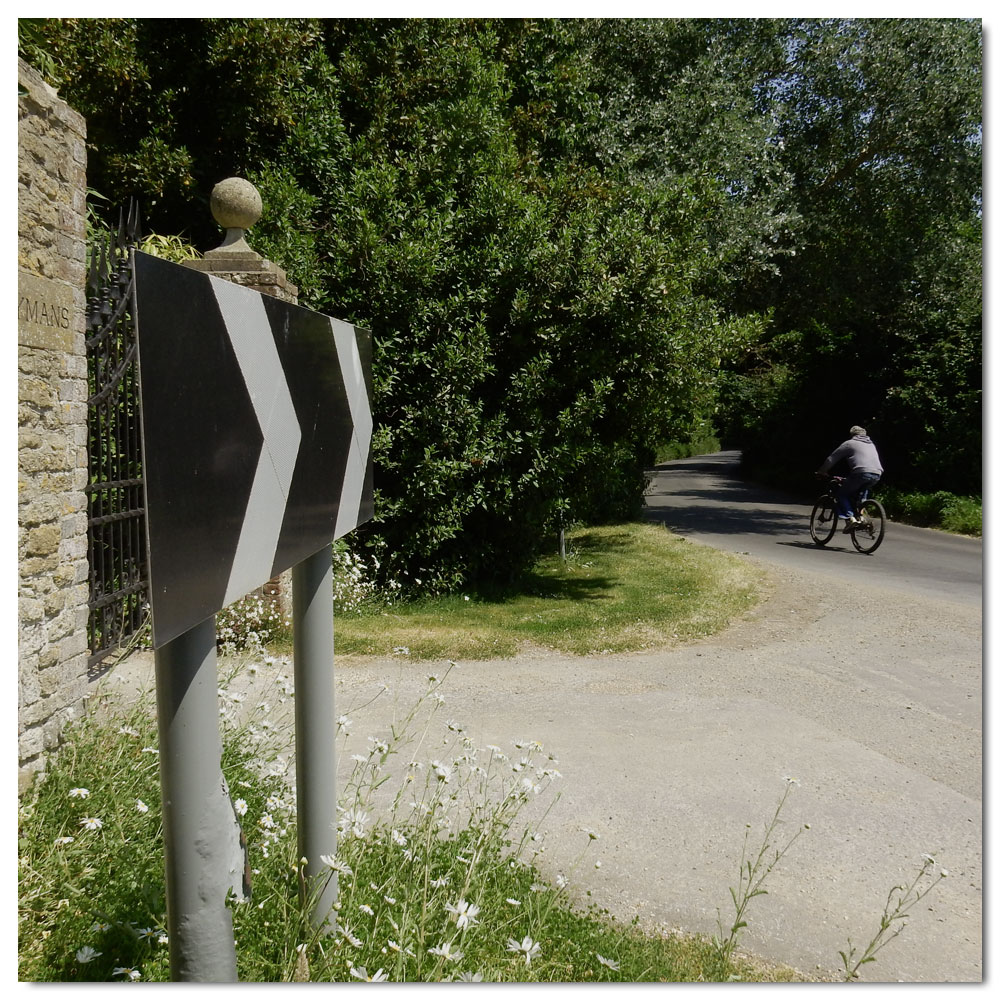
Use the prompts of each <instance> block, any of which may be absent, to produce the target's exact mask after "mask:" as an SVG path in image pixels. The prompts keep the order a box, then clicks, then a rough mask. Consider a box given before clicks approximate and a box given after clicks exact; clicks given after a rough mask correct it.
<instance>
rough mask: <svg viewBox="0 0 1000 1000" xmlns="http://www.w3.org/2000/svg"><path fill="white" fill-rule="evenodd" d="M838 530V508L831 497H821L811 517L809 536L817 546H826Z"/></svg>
mask: <svg viewBox="0 0 1000 1000" xmlns="http://www.w3.org/2000/svg"><path fill="white" fill-rule="evenodd" d="M836 530H837V508H836V507H835V506H834V505H833V500H831V499H830V497H820V498H819V500H817V501H816V506H815V507H813V509H812V514H811V515H810V516H809V534H810V535H812V540H813V541H814V542H815V543H816V544H817V545H826V543H827V542H828V541H830V539H831V538H833V534H834V532H835V531H836Z"/></svg>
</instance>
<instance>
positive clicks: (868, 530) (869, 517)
mask: <svg viewBox="0 0 1000 1000" xmlns="http://www.w3.org/2000/svg"><path fill="white" fill-rule="evenodd" d="M857 515H858V517H860V518H861V524H859V525H856V526H855V527H854V528H853V529H852V530H851V541H852V542H853V543H854V547H855V548H856V549H857V550H858V551H859V552H867V553H869V554H870V553H872V552H874V551H875V550H876V549H877V548H878V547H879V546H880V545H881V544H882V539H883V538H884V537H885V508H884V507H883V506H882V505H881V504H880V503H879V502H878V500H865V502H864V503H862V504H860V505H859V507H858V510H857Z"/></svg>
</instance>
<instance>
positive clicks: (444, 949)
mask: <svg viewBox="0 0 1000 1000" xmlns="http://www.w3.org/2000/svg"><path fill="white" fill-rule="evenodd" d="M427 952H428V954H430V955H440V956H441V957H442V958H443V959H444V960H445V961H446V962H458V961H460V960H461V958H462V952H460V951H458V950H455V951H452V950H451V942H450V941H445V942H444V944H439V945H438V946H437V947H436V948H428V949H427Z"/></svg>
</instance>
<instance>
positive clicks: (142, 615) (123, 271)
mask: <svg viewBox="0 0 1000 1000" xmlns="http://www.w3.org/2000/svg"><path fill="white" fill-rule="evenodd" d="M138 242H139V212H138V208H137V206H136V205H135V204H134V203H132V204H131V205H130V206H129V210H128V214H127V216H125V217H123V218H120V219H119V224H118V228H117V230H113V231H110V232H104V233H101V234H100V235H99V236H97V237H96V238H92V239H91V240H90V246H89V248H88V249H89V253H90V267H89V271H88V278H87V376H88V384H89V399H88V410H87V424H88V442H87V443H88V452H89V466H90V470H89V471H90V474H89V482H88V485H87V487H86V492H87V501H88V546H89V551H88V557H89V562H90V601H89V608H90V617H89V621H88V625H87V639H88V642H89V646H90V659H89V666H90V670H91V672H94V671H95V670H96V669H97V667H98V664H99V663H100V662H101V660H103V659H104V658H105V657H106V656H107V655H108V654H109V653H110V652H112V651H114V650H115V649H117V648H119V647H120V646H122V645H123V644H125V643H126V642H128V640H129V639H131V638H132V637H133V636H135V635H136V633H138V632H139V631H140V630H141V629H142V627H143V624H144V622H145V620H146V616H147V605H148V598H147V581H148V569H147V558H146V524H145V517H146V514H145V509H144V505H143V481H142V435H141V414H140V408H139V381H138V366H137V364H136V335H135V322H134V317H133V307H132V286H133V280H134V279H133V275H132V263H131V253H130V251H131V249H132V247H134V246H136V245H137V244H138Z"/></svg>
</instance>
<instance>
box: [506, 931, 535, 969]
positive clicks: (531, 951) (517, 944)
mask: <svg viewBox="0 0 1000 1000" xmlns="http://www.w3.org/2000/svg"><path fill="white" fill-rule="evenodd" d="M507 950H508V951H513V952H515V953H516V954H518V955H524V964H525V965H531V960H532V959H533V958H537V957H538V956H539V954H541V951H542V946H541V945H540V944H539V943H538V942H537V941H532V940H531V938H530V937H528V935H527V934H525V936H524V937H523V938H522V939H521V940H520V941H516V940H514V938H508V940H507Z"/></svg>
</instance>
